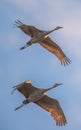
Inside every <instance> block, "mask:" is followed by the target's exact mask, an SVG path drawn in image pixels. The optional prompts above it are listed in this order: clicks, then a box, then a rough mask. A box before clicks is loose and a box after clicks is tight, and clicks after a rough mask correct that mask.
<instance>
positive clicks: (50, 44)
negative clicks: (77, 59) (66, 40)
mask: <svg viewBox="0 0 81 130" xmlns="http://www.w3.org/2000/svg"><path fill="white" fill-rule="evenodd" d="M39 44H40V45H41V46H42V47H44V48H45V49H47V50H48V51H49V52H51V53H53V54H54V55H55V56H56V57H57V58H58V59H59V60H60V62H61V64H64V66H66V65H68V64H69V63H71V61H70V59H69V58H68V57H66V55H65V54H64V52H63V51H62V49H61V48H60V47H59V46H58V45H57V44H56V43H55V42H54V41H52V40H51V39H50V38H49V37H47V38H46V39H44V40H43V41H41V42H40V43H39Z"/></svg>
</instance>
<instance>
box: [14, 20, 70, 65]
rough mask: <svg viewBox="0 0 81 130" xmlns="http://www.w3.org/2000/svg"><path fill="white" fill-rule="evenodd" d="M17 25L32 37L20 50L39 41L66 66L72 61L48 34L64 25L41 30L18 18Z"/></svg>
mask: <svg viewBox="0 0 81 130" xmlns="http://www.w3.org/2000/svg"><path fill="white" fill-rule="evenodd" d="M15 25H16V27H18V28H20V29H21V30H22V31H23V32H24V33H25V34H27V35H29V36H30V37H31V39H30V40H29V41H28V42H27V44H26V45H25V46H23V47H21V48H20V50H23V49H25V48H27V47H29V46H31V45H32V44H36V43H39V44H40V45H41V46H42V47H44V48H45V49H46V50H48V51H49V52H51V53H52V54H54V55H55V56H56V57H57V58H58V59H59V60H60V62H61V64H63V65H64V66H66V65H68V64H70V63H71V60H70V59H69V58H68V57H67V56H66V55H65V54H64V52H63V51H62V49H61V48H60V47H59V46H58V45H57V44H56V43H55V42H54V41H52V40H51V39H50V37H49V36H48V35H49V34H50V33H52V32H53V31H56V30H58V29H61V28H63V27H60V26H57V27H56V28H54V29H53V30H51V31H43V30H39V29H37V28H36V27H34V26H30V25H26V24H23V23H22V22H21V21H19V20H17V21H15Z"/></svg>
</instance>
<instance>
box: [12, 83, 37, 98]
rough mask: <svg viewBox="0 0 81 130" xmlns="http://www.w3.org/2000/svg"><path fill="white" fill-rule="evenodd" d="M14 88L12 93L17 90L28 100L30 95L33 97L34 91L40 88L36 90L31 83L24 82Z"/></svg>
mask: <svg viewBox="0 0 81 130" xmlns="http://www.w3.org/2000/svg"><path fill="white" fill-rule="evenodd" d="M13 88H14V89H13V91H12V93H13V92H14V91H15V90H16V89H17V90H18V91H19V92H20V93H21V94H22V95H24V96H25V97H26V98H28V97H29V95H31V94H32V93H33V92H34V91H36V90H38V88H35V87H34V86H32V84H31V83H26V82H23V83H21V84H19V85H17V86H14V87H13Z"/></svg>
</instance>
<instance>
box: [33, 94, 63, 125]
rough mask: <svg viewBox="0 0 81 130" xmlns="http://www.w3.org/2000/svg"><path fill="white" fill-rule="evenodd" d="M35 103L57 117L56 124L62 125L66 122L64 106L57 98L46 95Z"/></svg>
mask: <svg viewBox="0 0 81 130" xmlns="http://www.w3.org/2000/svg"><path fill="white" fill-rule="evenodd" d="M34 103H36V104H37V105H39V106H40V107H42V108H43V109H44V110H46V111H47V112H49V113H50V114H51V116H52V117H53V118H54V119H55V121H56V125H58V126H62V125H65V124H66V117H65V115H64V113H63V110H62V108H61V107H60V104H59V102H58V101H57V100H56V99H52V98H50V97H48V96H46V95H45V96H44V97H43V98H42V99H40V100H39V101H36V102H34Z"/></svg>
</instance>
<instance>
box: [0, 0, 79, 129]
mask: <svg viewBox="0 0 81 130" xmlns="http://www.w3.org/2000/svg"><path fill="white" fill-rule="evenodd" d="M17 19H19V20H21V21H22V22H23V23H25V24H29V25H33V26H36V27H37V28H39V29H41V30H50V29H53V28H55V27H56V26H62V27H64V28H63V29H60V30H58V31H56V32H53V33H52V34H50V38H52V40H54V41H55V42H56V43H57V44H58V45H59V46H60V47H61V48H62V50H63V51H64V53H65V54H66V55H67V57H69V59H70V60H71V61H72V62H71V64H70V65H69V66H67V67H64V66H61V64H60V62H59V60H58V59H57V58H56V57H55V56H54V55H52V54H51V53H50V52H48V51H46V50H45V49H44V48H42V47H41V46H40V45H38V44H35V45H32V46H31V47H29V48H27V49H25V50H24V51H22V52H21V51H20V50H19V49H20V47H22V46H23V45H25V44H26V43H27V41H28V40H29V39H30V37H28V36H27V35H25V34H24V33H23V32H22V31H21V30H19V29H18V28H16V27H15V26H14V23H15V21H16V20H17ZM26 80H31V82H32V84H33V85H34V86H35V87H39V88H48V87H51V86H52V85H53V84H55V83H63V85H61V86H60V87H58V88H56V89H54V90H51V91H50V92H48V93H47V95H48V96H50V97H52V98H54V99H57V100H58V101H59V103H60V105H61V107H62V109H63V111H64V113H65V116H66V118H67V124H66V125H65V126H63V127H58V126H56V125H55V121H54V120H53V118H52V117H51V116H50V115H49V114H48V113H47V112H45V111H44V110H43V109H41V108H39V107H38V106H37V105H35V104H33V103H31V104H29V105H26V106H24V107H23V108H21V109H20V110H18V111H16V112H15V111H14V109H15V108H16V107H17V106H19V105H20V104H21V103H22V101H23V100H24V97H23V96H22V95H21V94H20V93H19V92H18V91H15V93H14V94H13V95H11V92H12V90H13V88H12V87H13V86H15V85H17V84H19V83H22V82H24V81H26ZM80 113H81V0H50V1H49V0H27V1H26V0H1V1H0V129H1V130H5V129H6V130H18V129H19V130H27V129H29V130H38V129H39V130H45V129H46V130H49V129H51V130H54V129H55V130H73V129H78V130H80V129H81V114H80Z"/></svg>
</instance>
